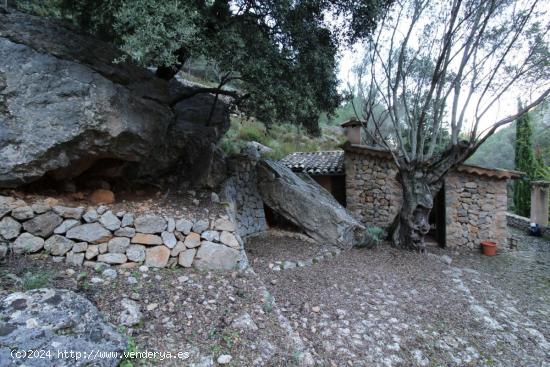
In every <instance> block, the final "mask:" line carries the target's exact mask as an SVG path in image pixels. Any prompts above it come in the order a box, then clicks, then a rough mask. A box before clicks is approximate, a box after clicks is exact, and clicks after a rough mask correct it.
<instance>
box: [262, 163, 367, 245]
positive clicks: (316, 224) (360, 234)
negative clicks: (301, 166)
mask: <svg viewBox="0 0 550 367" xmlns="http://www.w3.org/2000/svg"><path fill="white" fill-rule="evenodd" d="M257 167H258V168H257V169H258V189H259V191H260V195H261V196H262V198H263V200H264V202H265V204H266V205H267V206H268V207H269V208H271V209H273V210H274V211H275V212H277V213H278V214H280V215H281V216H283V217H284V218H285V219H287V220H289V221H290V222H292V223H293V224H295V225H296V226H298V227H299V228H301V229H302V230H303V231H304V232H306V233H307V234H308V235H309V236H311V237H312V238H313V239H315V240H316V241H318V242H321V243H327V244H331V245H336V246H338V247H341V248H350V247H353V246H364V245H367V244H368V243H369V242H370V241H369V238H370V236H369V235H368V231H367V228H366V227H365V226H364V225H363V224H361V223H360V222H359V221H358V220H356V219H355V218H354V217H353V216H352V215H351V214H350V213H349V212H348V211H347V210H346V208H344V207H343V206H342V205H340V203H338V201H336V199H335V198H334V197H333V196H332V195H331V194H330V193H329V192H328V191H326V190H325V189H324V188H323V187H321V186H320V185H319V184H318V183H317V182H315V181H314V180H313V179H311V178H310V177H309V176H307V175H304V176H300V177H299V176H298V175H296V174H295V173H294V172H292V171H291V170H290V169H289V168H287V167H285V166H283V165H282V164H280V163H278V162H274V161H271V160H265V161H261V162H260V163H259V164H258V166H257Z"/></svg>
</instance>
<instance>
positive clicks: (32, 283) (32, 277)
mask: <svg viewBox="0 0 550 367" xmlns="http://www.w3.org/2000/svg"><path fill="white" fill-rule="evenodd" d="M52 277H53V274H52V273H51V272H48V271H44V272H40V273H36V274H33V273H25V275H24V276H23V281H22V287H23V289H24V290H26V291H30V290H31V289H37V288H43V287H45V286H46V285H48V284H49V282H50V280H51V279H52Z"/></svg>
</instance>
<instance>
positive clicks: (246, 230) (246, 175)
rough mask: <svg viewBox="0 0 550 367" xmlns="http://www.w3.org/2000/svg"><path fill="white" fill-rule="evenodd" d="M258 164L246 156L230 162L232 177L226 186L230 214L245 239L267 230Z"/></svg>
mask: <svg viewBox="0 0 550 367" xmlns="http://www.w3.org/2000/svg"><path fill="white" fill-rule="evenodd" d="M257 163H258V161H257V160H256V159H255V158H253V157H249V156H245V155H239V156H235V157H232V158H231V159H230V161H229V169H230V172H231V177H230V178H229V179H228V180H227V181H226V182H225V185H224V197H225V198H224V200H226V201H227V203H228V205H229V208H228V209H229V210H228V214H229V216H230V218H231V219H232V220H233V222H234V223H236V226H237V229H236V231H237V233H238V234H239V235H240V236H241V237H243V238H244V237H246V236H248V235H250V234H253V233H257V232H261V231H265V230H267V222H266V219H265V211H264V203H263V200H262V197H261V196H260V194H259V193H258V185H257V173H256V172H257V171H256V165H257Z"/></svg>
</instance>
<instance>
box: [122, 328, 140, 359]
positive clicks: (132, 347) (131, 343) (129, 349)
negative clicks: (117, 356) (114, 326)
mask: <svg viewBox="0 0 550 367" xmlns="http://www.w3.org/2000/svg"><path fill="white" fill-rule="evenodd" d="M121 332H125V330H123V331H121ZM137 351H138V348H137V344H136V341H135V340H134V338H132V337H131V336H128V344H127V345H126V350H125V353H126V355H128V356H130V355H132V354H131V353H133V354H135V353H137ZM132 361H135V358H129V357H125V358H124V359H123V360H122V362H120V365H119V366H120V367H133V366H134V364H133V363H132Z"/></svg>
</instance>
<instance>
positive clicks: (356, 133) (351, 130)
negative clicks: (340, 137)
mask: <svg viewBox="0 0 550 367" xmlns="http://www.w3.org/2000/svg"><path fill="white" fill-rule="evenodd" d="M340 126H342V127H343V128H344V130H345V132H346V138H347V139H348V141H349V142H350V144H355V145H360V144H361V127H362V126H361V122H360V121H359V120H357V119H356V118H355V117H352V118H351V119H350V120H348V121H346V122H344V123H343V124H341V125H340Z"/></svg>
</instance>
